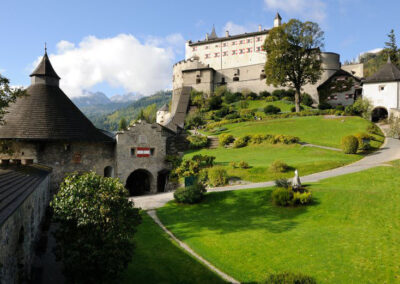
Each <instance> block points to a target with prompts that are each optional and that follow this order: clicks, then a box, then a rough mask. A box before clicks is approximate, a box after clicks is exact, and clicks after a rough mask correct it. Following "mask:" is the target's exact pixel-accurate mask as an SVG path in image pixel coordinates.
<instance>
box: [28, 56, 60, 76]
mask: <svg viewBox="0 0 400 284" xmlns="http://www.w3.org/2000/svg"><path fill="white" fill-rule="evenodd" d="M30 76H31V77H32V76H46V77H52V78H57V79H60V77H58V75H57V73H56V71H54V68H53V66H52V65H51V63H50V59H49V57H48V56H47V52H45V53H44V56H43V58H42V60H41V61H40V63H39V65H38V66H37V67H36V69H35V70H33V72H32V74H31V75H30Z"/></svg>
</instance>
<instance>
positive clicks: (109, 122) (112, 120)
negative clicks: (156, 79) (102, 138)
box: [82, 91, 172, 131]
mask: <svg viewBox="0 0 400 284" xmlns="http://www.w3.org/2000/svg"><path fill="white" fill-rule="evenodd" d="M171 98H172V91H159V92H157V93H155V94H154V95H151V96H148V97H144V98H141V99H139V100H137V101H135V102H133V103H130V104H129V105H127V106H125V107H121V108H119V109H116V110H115V109H112V107H111V108H108V106H93V107H88V108H82V111H83V112H84V113H85V115H87V117H88V118H89V119H90V120H91V121H92V122H93V124H94V125H95V126H96V127H97V128H100V129H105V130H108V131H116V130H118V124H119V122H120V120H121V119H122V118H125V119H126V120H127V121H128V122H131V121H132V120H134V119H136V118H137V116H138V115H139V114H140V113H141V111H143V110H145V113H146V114H147V115H148V116H150V117H152V118H154V120H155V115H156V111H157V109H159V108H160V107H161V106H162V105H164V104H168V103H169V102H170V100H171ZM150 112H151V113H150Z"/></svg>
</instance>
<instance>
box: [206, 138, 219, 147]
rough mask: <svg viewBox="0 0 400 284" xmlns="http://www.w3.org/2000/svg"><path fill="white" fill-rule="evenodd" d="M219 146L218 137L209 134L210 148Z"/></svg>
mask: <svg viewBox="0 0 400 284" xmlns="http://www.w3.org/2000/svg"><path fill="white" fill-rule="evenodd" d="M218 147H219V140H218V137H214V136H208V147H207V148H208V149H216V148H218Z"/></svg>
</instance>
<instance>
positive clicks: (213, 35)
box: [208, 25, 218, 39]
mask: <svg viewBox="0 0 400 284" xmlns="http://www.w3.org/2000/svg"><path fill="white" fill-rule="evenodd" d="M216 38H218V36H217V33H216V32H215V27H214V25H213V28H212V31H211V34H210V35H209V37H208V39H216Z"/></svg>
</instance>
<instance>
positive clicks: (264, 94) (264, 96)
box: [259, 91, 271, 98]
mask: <svg viewBox="0 0 400 284" xmlns="http://www.w3.org/2000/svg"><path fill="white" fill-rule="evenodd" d="M270 95H271V93H270V92H268V91H262V92H260V94H259V96H260V97H261V98H266V97H269V96H270Z"/></svg>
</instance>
